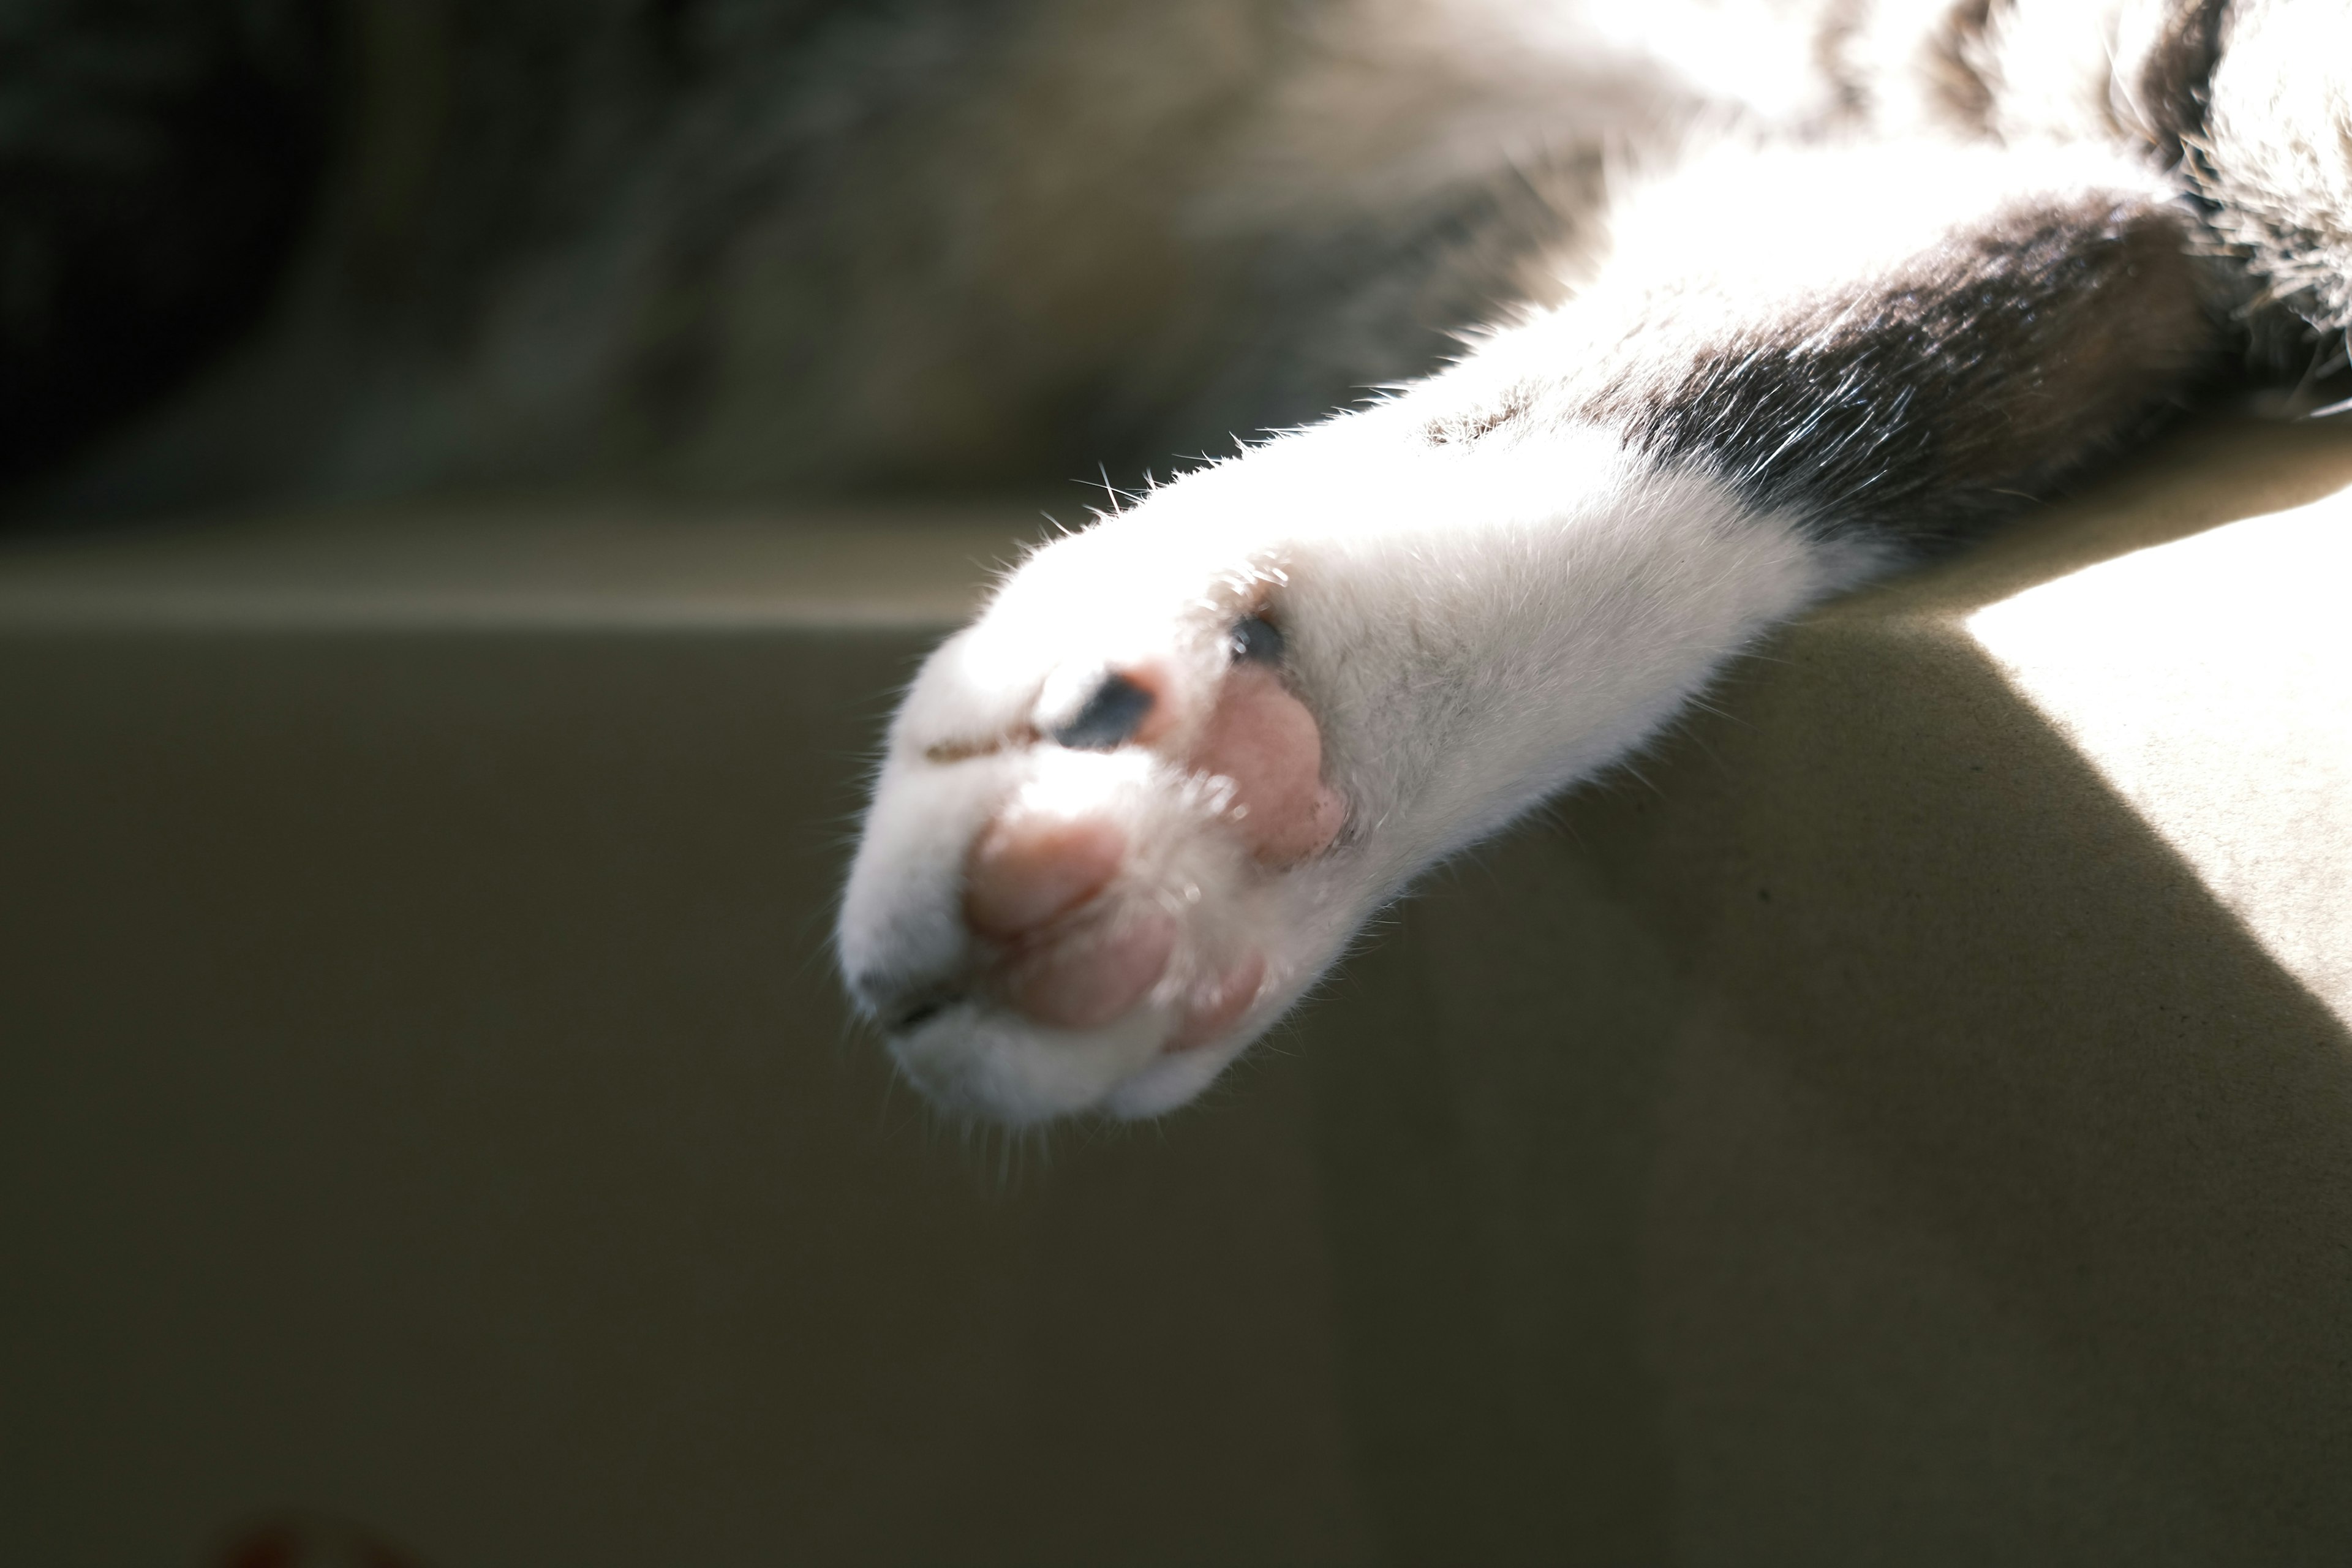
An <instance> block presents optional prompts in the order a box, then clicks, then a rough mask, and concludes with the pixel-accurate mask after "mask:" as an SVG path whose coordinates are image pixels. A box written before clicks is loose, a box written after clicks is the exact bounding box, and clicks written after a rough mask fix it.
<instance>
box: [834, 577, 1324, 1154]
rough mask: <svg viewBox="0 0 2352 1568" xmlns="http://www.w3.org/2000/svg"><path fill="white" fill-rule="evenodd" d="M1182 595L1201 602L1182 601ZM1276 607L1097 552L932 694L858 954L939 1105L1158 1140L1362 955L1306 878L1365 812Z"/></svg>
mask: <svg viewBox="0 0 2352 1568" xmlns="http://www.w3.org/2000/svg"><path fill="white" fill-rule="evenodd" d="M1187 567H1192V570H1190V571H1189V572H1187V571H1186V568H1187ZM1173 573H1181V574H1185V575H1187V576H1189V579H1190V585H1191V586H1192V590H1193V591H1192V593H1191V594H1171V593H1170V592H1169V585H1170V581H1171V574H1173ZM1178 580H1180V581H1181V578H1179V579H1178ZM1279 586H1280V584H1279V583H1278V581H1277V580H1276V575H1275V574H1274V573H1273V571H1272V570H1270V569H1269V570H1265V571H1261V570H1259V569H1256V568H1252V567H1247V566H1244V567H1242V568H1239V569H1236V570H1234V571H1231V572H1229V573H1226V574H1222V575H1214V574H1204V573H1202V571H1200V570H1199V569H1198V567H1197V566H1193V565H1192V563H1184V564H1183V565H1179V564H1178V563H1174V562H1171V561H1168V560H1166V559H1165V558H1164V557H1160V556H1159V555H1158V552H1150V551H1147V552H1145V557H1144V558H1139V557H1138V556H1137V555H1136V554H1135V552H1134V550H1133V542H1132V541H1125V542H1122V541H1118V540H1115V539H1112V538H1111V537H1110V536H1109V535H1108V534H1106V533H1103V532H1097V533H1095V534H1088V535H1081V536H1078V537H1076V538H1073V539H1068V540H1065V541H1063V542H1060V543H1059V544H1057V545H1055V546H1054V547H1053V548H1052V549H1051V550H1049V551H1048V552H1045V554H1044V555H1042V556H1041V557H1040V558H1039V559H1037V560H1035V561H1033V562H1032V563H1031V565H1030V567H1029V568H1027V569H1026V570H1024V573H1023V574H1021V575H1020V576H1019V577H1018V578H1016V579H1015V580H1014V582H1013V584H1011V585H1010V586H1009V587H1008V589H1007V590H1006V591H1005V592H1004V593H1003V595H1001V596H1000V598H999V600H998V602H997V603H996V605H994V606H993V607H992V609H991V611H990V613H989V614H988V615H987V616H985V617H983V619H982V621H981V623H980V624H979V625H977V626H973V627H971V629H970V630H967V631H966V632H964V633H962V634H961V635H960V636H959V637H956V638H954V639H953V640H951V641H950V642H949V643H948V644H947V645H946V646H945V647H942V648H941V649H940V651H939V652H938V653H937V654H936V655H934V656H933V658H931V660H930V662H929V664H928V665H927V666H926V667H925V668H924V670H923V673H922V675H921V676H920V678H919V679H918V681H917V684H916V687H915V689H914V690H913V692H912V693H910V695H909V697H908V702H907V704H906V707H905V708H904V710H902V711H901V713H900V714H899V717H898V721H897V723H896V724H895V726H894V727H893V731H892V734H891V740H890V748H889V753H888V756H887V759H886V762H885V763H884V769H883V773H882V777H881V780H880V782H879V784H878V786H877V793H876V798H875V802H874V806H873V809H872V812H871V813H870V815H869V816H868V818H867V821H866V835H865V838H864V841H863V843H862V844H861V846H860V848H859V853H858V856H857V860H856V866H855V868H854V869H853V871H852V874H851V879H850V885H849V889H848V893H847V896H846V899H845V903H844V908H843V913H842V921H841V932H840V942H841V953H842V960H843V966H844V969H845V973H846V974H847V976H848V979H849V983H850V987H851V990H852V992H853V993H854V994H855V995H856V998H857V1000H858V1002H859V1004H860V1005H861V1006H862V1007H863V1008H864V1009H866V1011H867V1012H868V1013H869V1015H870V1016H873V1017H874V1018H875V1019H876V1020H877V1021H878V1022H879V1023H880V1024H881V1026H883V1028H884V1029H885V1031H886V1032H887V1035H888V1037H889V1042H890V1048H891V1050H892V1052H893V1054H894V1055H895V1056H896V1057H897V1058H898V1063H899V1065H900V1066H901V1068H903V1069H904V1070H905V1071H906V1072H907V1074H908V1076H909V1077H910V1078H911V1079H914V1081H915V1082H916V1083H917V1084H918V1086H919V1087H920V1088H921V1089H923V1090H924V1092H925V1093H926V1094H927V1095H929V1097H930V1098H931V1099H932V1100H935V1101H937V1102H939V1103H940V1104H941V1105H943V1106H945V1107H947V1108H949V1109H950V1110H957V1111H961V1112H964V1113H967V1114H975V1115H982V1116H986V1117H988V1118H990V1119H992V1120H996V1121H1010V1122H1014V1123H1022V1122H1029V1121H1039V1120H1043V1119H1045V1118H1048V1117H1053V1116H1058V1115H1065V1114H1068V1113H1070V1112H1073V1111H1078V1110H1093V1109H1100V1110H1108V1111H1110V1112H1111V1113H1113V1114H1118V1115H1129V1116H1142V1115H1151V1114H1156V1113H1157V1112H1159V1111H1161V1110H1167V1109H1169V1108H1170V1107H1171V1106H1173V1105H1175V1104H1178V1103H1181V1101H1182V1100H1186V1099H1188V1098H1190V1097H1191V1096H1192V1094H1193V1093H1195V1092H1197V1091H1198V1089H1200V1088H1201V1087H1202V1085H1203V1084H1205V1083H1206V1082H1207V1081H1208V1080H1209V1079H1211V1078H1213V1077H1214V1076H1215V1074H1216V1073H1217V1071H1218V1070H1219V1069H1220V1068H1223V1066H1224V1064H1225V1063H1226V1062H1227V1061H1229V1060H1230V1059H1231V1058H1232V1057H1233V1056H1234V1054H1235V1053H1236V1052H1237V1051H1238V1050H1239V1049H1240V1048H1241V1047H1242V1046H1244V1045H1245V1044H1246V1043H1247V1042H1248V1040H1249V1039H1250V1037H1253V1036H1254V1035H1255V1033H1256V1032H1258V1031H1259V1030H1260V1029H1262V1028H1263V1027H1264V1026H1265V1024H1266V1023H1268V1022H1270V1021H1271V1020H1272V1018H1273V1017H1274V1016H1276V1015H1278V1014H1279V1013H1280V1012H1281V1011H1282V1009H1283V1008H1284V1007H1285V1006H1286V1005H1288V1003H1289V1001H1290V1000H1291V999H1292V998H1293V997H1294V996H1295V995H1296V994H1297V991H1298V990H1299V989H1300V988H1302V987H1303V986H1304V984H1307V982H1308V981H1310V980H1311V979H1312V978H1313V976H1314V974H1315V973H1317V972H1318V971H1319V970H1320V968H1321V967H1322V965H1323V964H1324V963H1327V962H1328V958H1329V956H1330V952H1332V951H1333V950H1334V949H1335V948H1336V946H1337V944H1338V943H1339V942H1340V941H1343V940H1344V939H1345V936H1346V934H1347V931H1346V927H1347V924H1348V923H1349V922H1347V921H1344V920H1337V919H1334V918H1324V919H1319V920H1318V919H1317V918H1316V915H1317V908H1316V906H1317V905H1318V903H1328V901H1329V900H1326V899H1322V898H1319V897H1318V889H1317V888H1316V887H1315V882H1316V879H1315V878H1313V877H1312V875H1311V874H1307V875H1302V873H1307V872H1308V870H1309V868H1311V867H1312V866H1313V865H1314V864H1315V863H1316V862H1317V861H1318V858H1322V857H1324V856H1325V855H1326V854H1327V853H1328V851H1329V850H1330V849H1331V847H1332V846H1333V845H1334V843H1335V842H1336V841H1337V840H1338V839H1339V837H1340V835H1341V832H1342V830H1343V828H1344V826H1345V825H1346V820H1347V815H1348V810H1347V805H1346V803H1345V802H1344V801H1343V800H1342V798H1341V797H1340V795H1339V793H1338V792H1337V791H1336V790H1334V789H1333V787H1332V786H1331V784H1329V783H1328V781H1327V779H1326V777H1325V769H1324V747H1323V733H1322V729H1321V726H1320V724H1319V723H1318V720H1317V717H1316V714H1315V711H1314V708H1313V705H1312V703H1311V700H1308V699H1307V697H1306V696H1305V695H1304V694H1303V693H1302V692H1301V691H1300V690H1299V689H1298V686H1297V675H1296V672H1295V670H1294V669H1293V668H1291V663H1290V660H1289V659H1288V658H1287V649H1286V644H1285V638H1284V637H1283V634H1282V631H1281V629H1280V624H1279V620H1280V616H1281V607H1280V605H1279V602H1278V597H1277V595H1278V592H1279Z"/></svg>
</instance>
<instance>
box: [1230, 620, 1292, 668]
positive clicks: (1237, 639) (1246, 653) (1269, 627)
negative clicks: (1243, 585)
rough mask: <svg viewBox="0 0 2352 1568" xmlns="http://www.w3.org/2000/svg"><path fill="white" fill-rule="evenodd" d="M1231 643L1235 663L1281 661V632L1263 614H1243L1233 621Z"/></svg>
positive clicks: (1273, 662) (1277, 662)
mask: <svg viewBox="0 0 2352 1568" xmlns="http://www.w3.org/2000/svg"><path fill="white" fill-rule="evenodd" d="M1231 644H1232V647H1233V650H1234V662H1235V663H1237V664H1238V663H1257V664H1280V663H1281V662H1282V633H1281V631H1280V629H1279V628H1277V627H1276V626H1275V624H1274V623H1273V622H1272V621H1269V620H1267V619H1266V618H1265V616H1243V617H1242V618H1241V619H1240V620H1238V621H1235V622H1234V630H1233V636H1232V638H1231Z"/></svg>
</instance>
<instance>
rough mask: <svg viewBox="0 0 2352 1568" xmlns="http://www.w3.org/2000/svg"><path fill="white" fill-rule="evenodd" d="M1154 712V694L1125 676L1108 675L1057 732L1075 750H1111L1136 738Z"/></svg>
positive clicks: (1061, 741) (1064, 743)
mask: <svg viewBox="0 0 2352 1568" xmlns="http://www.w3.org/2000/svg"><path fill="white" fill-rule="evenodd" d="M1150 711H1151V693H1150V692H1149V691H1146V690H1145V689H1143V688H1142V687H1140V686H1138V685H1137V684H1136V683H1135V682H1134V681H1132V680H1129V679H1128V678H1127V677H1125V676H1124V675H1106V676H1104V677H1103V683H1102V684H1101V685H1100V686H1097V687H1096V688H1095V694H1094V695H1093V696H1092V697H1089V698H1087V705H1086V706H1085V707H1084V708H1081V709H1079V710H1078V716H1077V717H1076V718H1075V719H1073V720H1071V721H1069V722H1068V723H1066V724H1065V725H1063V726H1062V727H1061V728H1060V729H1058V730H1056V731H1054V739H1055V741H1056V742H1059V743H1060V744H1062V745H1065V746H1067V747H1069V748H1070V750H1072V751H1074V752H1108V751H1111V750H1113V749H1114V748H1116V747H1118V746H1123V745H1125V744H1127V742H1129V741H1130V740H1132V739H1134V738H1135V732H1136V731H1138V730H1139V729H1140V728H1142V726H1143V719H1144V715H1145V714H1147V713H1150Z"/></svg>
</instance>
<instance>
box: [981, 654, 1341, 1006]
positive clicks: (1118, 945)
mask: <svg viewBox="0 0 2352 1568" xmlns="http://www.w3.org/2000/svg"><path fill="white" fill-rule="evenodd" d="M1269 648H1270V649H1271V650H1272V652H1271V654H1269V653H1268V651H1267V650H1268V649H1269ZM1234 649H1235V655H1236V658H1235V661H1234V664H1233V666H1232V667H1231V668H1229V669H1228V670H1227V672H1226V674H1225V676H1224V679H1223V680H1221V681H1220V682H1219V683H1218V688H1217V692H1216V696H1215V699H1214V701H1213V706H1212V707H1211V709H1210V710H1209V711H1208V713H1207V714H1206V715H1205V716H1204V717H1203V718H1202V721H1201V722H1200V723H1199V725H1198V726H1197V727H1195V729H1194V731H1193V734H1194V741H1193V743H1192V747H1191V749H1190V750H1189V752H1187V753H1186V754H1185V756H1184V762H1185V763H1186V764H1187V765H1189V766H1190V767H1192V769H1194V770H1195V771H1197V772H1200V773H1209V774H1215V775H1217V776H1220V777H1223V778H1225V779H1227V780H1230V781H1231V782H1232V784H1233V800H1232V804H1231V805H1230V806H1229V808H1228V816H1229V820H1230V822H1231V824H1232V826H1233V830H1234V832H1235V833H1237V834H1238V835H1239V836H1240V837H1241V839H1242V842H1243V843H1244V845H1245V846H1246V847H1248V849H1249V851H1250V853H1251V854H1252V855H1253V856H1254V857H1255V858H1256V859H1257V860H1258V861H1259V862H1260V863H1261V864H1263V865H1265V866H1266V867H1269V868H1282V867H1286V866H1291V865H1296V864H1297V863H1298V862H1300V861H1302V860H1305V859H1307V858H1311V857H1313V856H1315V855H1317V854H1319V853H1320V852H1321V851H1322V850H1323V849H1325V848H1326V847H1328V846H1329V845H1330V843H1331V841H1332V840H1333V839H1334V838H1336V837H1338V836H1339V828H1340V826H1341V824H1342V822H1343V821H1344V819H1345V816H1346V810H1345V807H1344V805H1342V803H1341V802H1340V800H1339V795H1337V794H1336V793H1335V792H1334V791H1332V789H1331V788H1330V787H1329V786H1328V785H1327V784H1324V782H1323V778H1322V765H1323V742H1322V731H1321V730H1320V729H1319V728H1318V725H1317V724H1316V721H1315V717H1314V715H1313V714H1312V713H1311V712H1309V711H1308V710H1307V705H1306V704H1305V703H1303V702H1301V701H1300V700H1298V699H1297V697H1296V696H1294V695H1292V693H1291V691H1290V689H1289V688H1287V687H1286V686H1285V685H1284V684H1283V681H1282V679H1281V677H1280V676H1279V674H1277V673H1276V669H1275V668H1274V667H1273V662H1272V661H1273V658H1277V657H1278V656H1279V650H1280V641H1279V637H1278V636H1277V635H1276V633H1275V632H1274V631H1273V628H1272V627H1271V626H1267V625H1266V624H1265V622H1264V621H1261V620H1257V619H1256V618H1255V617H1252V619H1250V620H1248V621H1245V622H1244V623H1243V629H1242V630H1240V631H1237V632H1236V634H1235V637H1234ZM1176 727H1177V726H1176V723H1175V715H1174V714H1173V713H1172V712H1171V701H1170V700H1169V698H1168V696H1167V683H1166V681H1165V680H1164V679H1162V678H1161V677H1160V672H1159V671H1156V670H1147V669H1139V670H1135V671H1113V672H1112V673H1110V674H1108V675H1107V676H1105V677H1104V679H1103V681H1102V683H1101V685H1100V686H1099V687H1097V689H1096V691H1095V693H1094V694H1093V695H1092V696H1091V697H1090V698H1089V699H1088V700H1087V703H1086V704H1085V705H1084V706H1083V707H1082V708H1081V710H1079V712H1078V713H1077V714H1076V715H1075V716H1074V717H1073V718H1072V719H1071V720H1070V721H1068V722H1067V723H1066V724H1064V725H1063V726H1062V727H1060V728H1059V729H1057V730H1056V731H1055V732H1054V736H1053V739H1054V740H1055V742H1057V743H1059V744H1062V745H1066V746H1071V747H1073V748H1075V749H1080V750H1112V749H1116V748H1117V747H1119V746H1123V745H1136V744H1144V745H1148V744H1151V743H1153V742H1156V741H1159V740H1161V739H1164V738H1165V737H1166V736H1167V735H1169V734H1170V733H1171V732H1172V731H1174V730H1175V729H1176ZM1128 848H1129V845H1128V841H1127V836H1126V833H1125V832H1124V830H1123V829H1122V828H1121V827H1120V826H1119V825H1118V824H1117V823H1116V822H1113V821H1110V820H1108V818H1103V817H1075V818H1055V817H1047V816H1034V815H1027V814H1024V815H1021V816H1008V817H1000V818H998V819H997V820H996V821H995V822H993V823H992V824H991V825H990V826H989V827H988V828H987V829H986V830H985V831H984V832H982V834H981V836H980V837H979V839H978V840H977V841H976V842H975V843H974V845H973V847H972V851H971V858H970V859H969V861H968V862H967V863H966V866H965V879H964V897H963V913H964V920H965V922H966V924H967V925H969V926H970V927H971V930H972V931H973V932H974V933H976V934H977V935H979V936H981V937H982V938H984V939H986V940H988V941H989V942H992V943H995V944H997V945H998V947H999V948H1000V949H1001V950H1002V953H1001V959H1000V965H999V979H998V986H999V990H1000V994H1002V995H1003V999H1004V1000H1005V1001H1006V1002H1007V1003H1009V1004H1010V1005H1012V1006H1013V1008H1014V1009H1015V1010H1017V1011H1018V1012H1020V1013H1022V1014H1024V1016H1028V1017H1030V1018H1032V1019H1034V1020H1035V1021H1037V1022H1038V1023H1041V1024H1046V1025H1049V1026H1055V1027H1061V1028H1074V1029H1076V1028H1093V1027H1098V1026H1102V1025H1105V1024H1108V1023H1110V1022H1111V1021H1112V1020H1114V1019H1116V1018H1118V1016H1121V1015H1122V1014H1124V1013H1126V1012H1127V1011H1128V1010H1129V1009H1130V1008H1132V1007H1134V1006H1135V1005H1137V1004H1139V1002H1141V1001H1142V1000H1143V999H1144V997H1145V996H1146V995H1148V994H1150V991H1151V989H1152V987H1153V986H1154V985H1156V984H1159V982H1160V977H1161V976H1162V975H1163V974H1164V973H1166V971H1167V967H1168V963H1169V960H1170V958H1171V955H1172V954H1173V952H1174V951H1175V948H1176V942H1177V934H1178V933H1177V928H1176V922H1175V920H1174V918H1173V917H1172V916H1171V915H1169V914H1167V913H1166V912H1164V911H1162V910H1150V909H1147V910H1115V909H1114V910H1098V909H1094V908H1090V906H1092V905H1094V904H1095V902H1096V900H1097V899H1098V897H1099V895H1100V894H1101V893H1102V891H1103V889H1106V888H1107V887H1108V886H1109V885H1110V883H1111V882H1112V881H1113V880H1114V879H1116V878H1117V876H1118V871H1119V868H1120V867H1121V866H1122V864H1123V863H1124V861H1125V858H1126V856H1127V851H1128ZM1264 982H1265V958H1264V956H1263V955H1262V954H1259V953H1256V952H1250V953H1247V954H1244V956H1243V957H1242V958H1241V959H1239V960H1238V961H1236V962H1235V963H1233V964H1232V965H1231V966H1230V967H1229V968H1228V969H1227V970H1226V972H1225V973H1223V974H1222V975H1221V976H1219V977H1218V979H1217V980H1216V981H1215V983H1214V984H1212V985H1210V986H1208V987H1207V988H1206V989H1205V990H1203V991H1202V992H1200V993H1198V994H1194V995H1193V996H1192V997H1190V998H1188V1000H1187V1002H1186V1005H1185V1006H1184V1009H1183V1012H1182V1015H1181V1018H1180V1021H1179V1023H1178V1026H1177V1029H1176V1032H1175V1034H1174V1036H1173V1037H1171V1039H1170V1041H1169V1043H1168V1046H1167V1048H1168V1049H1170V1050H1171V1051H1172V1050H1185V1049H1191V1048H1192V1047H1198V1046H1202V1045H1207V1044H1210V1043H1212V1042H1213V1041H1214V1040H1215V1039H1217V1038H1218V1037H1221V1036H1223V1034H1225V1033H1227V1032H1228V1031H1230V1030H1231V1029H1232V1027H1233V1026H1234V1025H1235V1024H1236V1023H1238V1022H1239V1021H1240V1019H1241V1017H1242V1016H1243V1015H1244V1014H1245V1013H1247V1012H1248V1010H1249V1008H1250V1005H1251V1004H1252V1003H1253V1002H1255V1000H1256V998H1257V994H1258V992H1259V990H1260V988H1261V987H1262V985H1263V984H1264Z"/></svg>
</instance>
